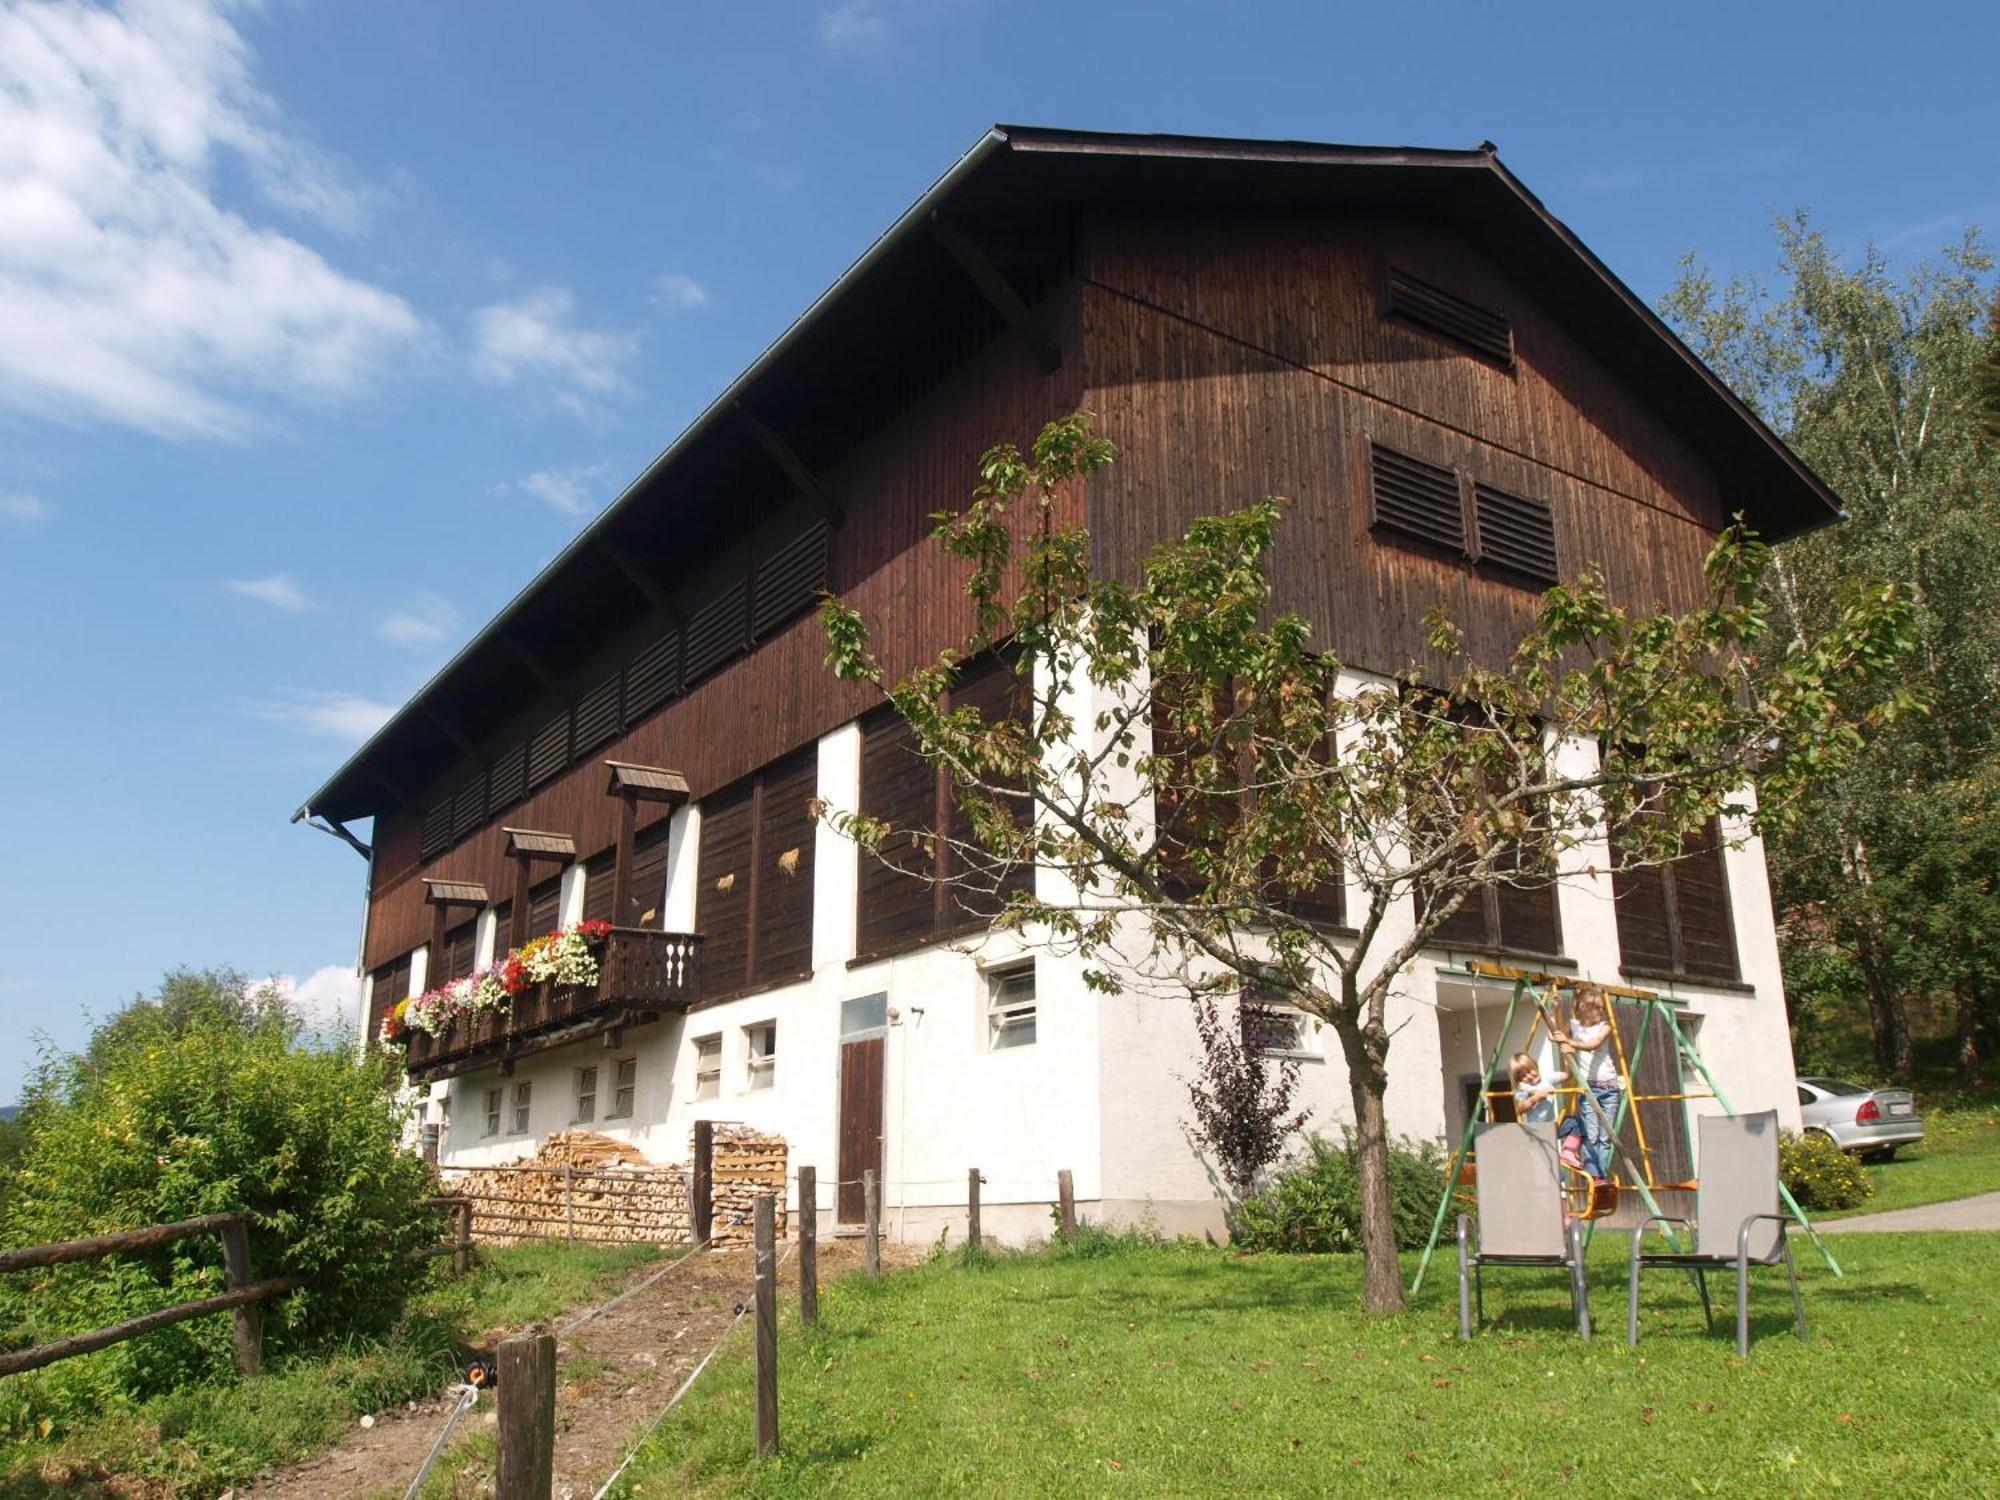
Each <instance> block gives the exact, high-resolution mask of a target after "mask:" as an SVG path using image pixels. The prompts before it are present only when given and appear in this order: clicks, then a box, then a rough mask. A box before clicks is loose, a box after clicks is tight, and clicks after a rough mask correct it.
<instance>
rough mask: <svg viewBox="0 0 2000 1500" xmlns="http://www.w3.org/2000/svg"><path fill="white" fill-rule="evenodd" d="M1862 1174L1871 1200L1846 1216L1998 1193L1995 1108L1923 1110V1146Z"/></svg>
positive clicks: (1999, 1124)
mask: <svg viewBox="0 0 2000 1500" xmlns="http://www.w3.org/2000/svg"><path fill="white" fill-rule="evenodd" d="M1864 1170H1865V1171H1866V1172H1867V1173H1868V1175H1869V1177H1870V1178H1872V1179H1873V1180H1874V1183H1875V1196H1874V1197H1872V1198H1870V1199H1869V1200H1868V1201H1867V1203H1865V1204H1863V1205H1862V1206H1861V1207H1860V1208H1859V1209H1855V1210H1851V1212H1856V1213H1880V1212H1883V1211H1884V1210H1887V1209H1892V1208H1915V1207H1917V1206H1918V1205H1920V1204H1925V1203H1943V1202H1946V1201H1948V1200H1949V1199H1952V1198H1969V1197H1971V1196H1972V1195H1973V1194H1974V1193H1991V1192H2000V1106H1995V1105H1988V1106H1986V1107H1984V1108H1979V1109H1936V1108H1926V1109H1925V1111H1924V1143H1923V1144H1922V1145H1921V1146H1910V1147H1905V1148H1904V1149H1903V1150H1901V1151H1899V1152H1897V1153H1896V1159H1895V1160H1894V1161H1885V1162H1876V1163H1874V1164H1872V1165H1870V1166H1868V1167H1866V1168H1864ZM1828 1217H1833V1216H1832V1215H1828Z"/></svg>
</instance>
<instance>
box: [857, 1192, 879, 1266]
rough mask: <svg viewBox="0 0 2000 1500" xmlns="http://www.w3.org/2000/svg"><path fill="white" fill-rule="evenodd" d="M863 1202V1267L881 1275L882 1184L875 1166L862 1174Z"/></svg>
mask: <svg viewBox="0 0 2000 1500" xmlns="http://www.w3.org/2000/svg"><path fill="white" fill-rule="evenodd" d="M861 1202H862V1215H863V1218H864V1220H865V1225H864V1227H863V1229H862V1232H861V1268H862V1270H864V1271H866V1272H867V1273H868V1274H869V1275H870V1276H880V1275H881V1274H882V1184H881V1182H880V1181H878V1180H877V1179H876V1176H875V1169H874V1168H873V1167H870V1168H868V1170H866V1171H865V1172H863V1173H862V1174H861Z"/></svg>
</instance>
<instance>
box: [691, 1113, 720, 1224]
mask: <svg viewBox="0 0 2000 1500" xmlns="http://www.w3.org/2000/svg"><path fill="white" fill-rule="evenodd" d="M692 1193H693V1197H694V1202H693V1203H692V1204H690V1205H689V1207H690V1209H691V1210H692V1212H693V1215H694V1219H693V1224H694V1242H695V1243H696V1244H697V1245H705V1244H707V1243H708V1237H709V1235H710V1234H711V1233H712V1232H713V1231H714V1228H715V1122H714V1121H713V1120H696V1121H695V1122H694V1182H693V1184H692Z"/></svg>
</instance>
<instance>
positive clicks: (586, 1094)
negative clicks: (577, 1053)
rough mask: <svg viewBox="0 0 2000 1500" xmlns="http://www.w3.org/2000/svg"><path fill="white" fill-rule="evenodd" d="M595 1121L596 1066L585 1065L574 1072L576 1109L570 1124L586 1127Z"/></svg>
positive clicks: (571, 1116)
mask: <svg viewBox="0 0 2000 1500" xmlns="http://www.w3.org/2000/svg"><path fill="white" fill-rule="evenodd" d="M596 1119H597V1064H596V1063H585V1064H584V1065H583V1066H582V1067H580V1068H578V1069H577V1070H576V1108H575V1109H573V1110H571V1111H570V1124H572V1125H588V1124H591V1123H592V1122H593V1121H595V1120H596Z"/></svg>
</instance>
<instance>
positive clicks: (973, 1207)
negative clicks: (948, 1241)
mask: <svg viewBox="0 0 2000 1500" xmlns="http://www.w3.org/2000/svg"><path fill="white" fill-rule="evenodd" d="M965 1243H966V1245H967V1247H968V1248H970V1249H973V1250H977V1249H978V1248H979V1168H977V1167H974V1168H972V1169H971V1170H970V1171H968V1172H967V1173H966V1174H965Z"/></svg>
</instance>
